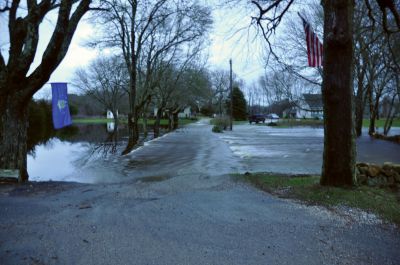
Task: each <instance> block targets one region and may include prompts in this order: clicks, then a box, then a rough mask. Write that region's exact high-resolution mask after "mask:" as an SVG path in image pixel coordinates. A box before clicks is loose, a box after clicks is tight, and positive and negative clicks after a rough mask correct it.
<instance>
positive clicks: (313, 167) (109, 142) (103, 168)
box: [28, 120, 400, 183]
mask: <svg viewBox="0 0 400 265" xmlns="http://www.w3.org/2000/svg"><path fill="white" fill-rule="evenodd" d="M399 133H400V131H399ZM364 135H366V133H364ZM148 140H149V141H147V142H146V141H145V142H143V143H142V144H141V145H140V146H139V147H138V148H137V149H135V150H134V151H132V152H131V153H130V154H128V155H126V156H121V155H120V154H121V152H122V150H123V148H124V147H125V145H126V141H127V137H126V129H125V128H121V129H120V130H118V134H117V135H113V134H111V133H109V132H107V127H106V126H105V125H90V126H89V125H79V126H78V127H77V129H75V134H72V135H69V136H68V137H66V136H63V137H57V136H56V137H53V138H52V139H49V140H48V141H46V142H45V143H42V144H39V145H37V146H36V147H34V150H33V151H32V152H31V155H30V156H29V157H28V172H29V174H30V180H33V181H46V180H54V181H75V182H83V183H114V182H124V181H135V182H157V181H163V180H167V179H170V178H173V177H175V176H185V177H193V179H196V178H208V177H210V176H218V175H222V174H229V173H243V172H246V171H249V172H259V171H264V172H265V171H267V172H276V173H295V174H301V173H303V174H318V173H320V171H321V166H322V152H323V129H322V128H311V127H294V128H276V127H268V126H256V125H239V126H234V130H233V131H232V132H229V131H228V132H224V133H222V134H215V133H212V132H211V126H210V125H209V122H208V120H201V121H199V122H197V123H195V124H191V125H189V126H185V127H183V128H180V129H178V130H177V131H175V132H172V133H168V134H165V135H163V136H162V137H160V138H157V139H154V140H152V137H151V136H150V137H149V138H148ZM357 149H358V152H357V161H359V162H361V161H362V162H372V163H383V162H388V161H390V162H395V163H400V155H399V154H400V145H398V144H395V143H391V142H386V141H382V140H376V139H371V138H370V137H369V136H363V137H361V138H359V139H358V140H357Z"/></svg>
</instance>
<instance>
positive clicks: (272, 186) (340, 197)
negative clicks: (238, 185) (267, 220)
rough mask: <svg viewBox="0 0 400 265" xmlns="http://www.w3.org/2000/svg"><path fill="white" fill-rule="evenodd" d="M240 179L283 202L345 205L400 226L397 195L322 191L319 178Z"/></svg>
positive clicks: (258, 176) (364, 188)
mask: <svg viewBox="0 0 400 265" xmlns="http://www.w3.org/2000/svg"><path fill="white" fill-rule="evenodd" d="M243 178H244V179H245V180H246V181H249V182H250V183H252V184H253V185H255V186H256V187H258V188H260V189H262V190H264V191H267V192H269V193H272V194H275V195H278V196H279V197H283V198H292V199H298V200H301V201H304V202H306V203H309V204H312V205H323V206H338V205H345V206H349V207H353V208H359V209H362V210H364V211H367V212H371V213H374V214H377V215H379V216H380V217H382V218H383V219H385V220H388V221H390V222H394V223H396V224H400V198H399V194H398V193H397V194H396V192H394V191H391V190H389V189H383V188H376V187H367V186H359V187H354V188H336V187H323V186H320V185H319V178H320V177H319V176H287V175H279V174H269V173H255V174H251V175H245V176H243Z"/></svg>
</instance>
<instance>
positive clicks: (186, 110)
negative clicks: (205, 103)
mask: <svg viewBox="0 0 400 265" xmlns="http://www.w3.org/2000/svg"><path fill="white" fill-rule="evenodd" d="M178 117H179V118H191V117H192V108H191V107H190V106H186V107H185V108H184V109H183V110H182V111H181V112H179V113H178Z"/></svg>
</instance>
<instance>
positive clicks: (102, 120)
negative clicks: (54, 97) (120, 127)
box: [72, 118, 114, 124]
mask: <svg viewBox="0 0 400 265" xmlns="http://www.w3.org/2000/svg"><path fill="white" fill-rule="evenodd" d="M113 121H114V120H113V119H106V118H72V123H75V124H77V123H79V124H81V123H88V124H101V123H107V122H113Z"/></svg>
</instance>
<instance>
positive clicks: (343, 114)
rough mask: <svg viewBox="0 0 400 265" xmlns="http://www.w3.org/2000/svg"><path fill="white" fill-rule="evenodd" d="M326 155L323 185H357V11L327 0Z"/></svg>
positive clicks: (341, 0) (347, 2) (346, 2)
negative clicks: (354, 23)
mask: <svg viewBox="0 0 400 265" xmlns="http://www.w3.org/2000/svg"><path fill="white" fill-rule="evenodd" d="M323 6H324V69H323V84H322V95H323V101H324V114H325V117H324V134H325V137H324V153H323V165H322V176H321V185H329V186H351V185H354V182H355V138H354V130H353V112H352V105H353V103H352V102H353V99H352V97H353V76H352V74H353V11H354V1H352V0H325V1H323Z"/></svg>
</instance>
